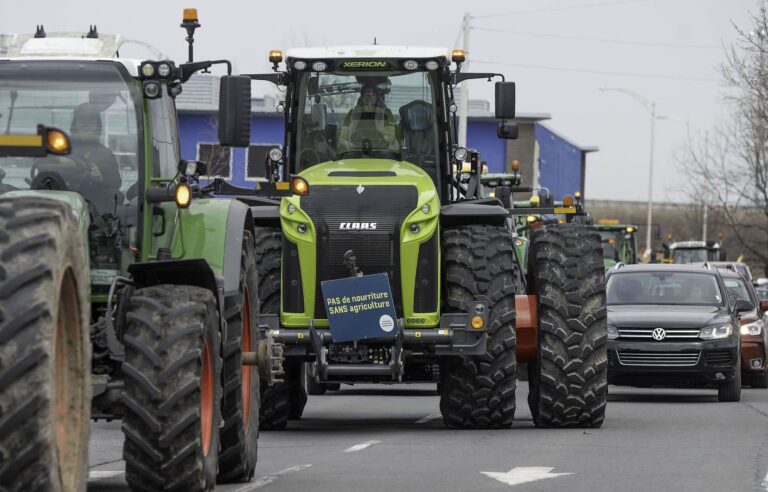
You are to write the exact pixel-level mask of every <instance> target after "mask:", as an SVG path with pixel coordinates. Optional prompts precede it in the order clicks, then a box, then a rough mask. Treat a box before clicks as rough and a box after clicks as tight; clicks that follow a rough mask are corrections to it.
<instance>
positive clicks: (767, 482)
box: [762, 473, 768, 490]
mask: <svg viewBox="0 0 768 492" xmlns="http://www.w3.org/2000/svg"><path fill="white" fill-rule="evenodd" d="M762 485H763V489H765V490H768V473H766V474H765V478H764V479H763V484H762Z"/></svg>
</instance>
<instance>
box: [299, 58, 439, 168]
mask: <svg viewBox="0 0 768 492" xmlns="http://www.w3.org/2000/svg"><path fill="white" fill-rule="evenodd" d="M298 91H299V93H298V103H299V111H298V121H297V130H296V146H295V156H294V162H295V165H296V169H297V171H301V170H303V169H306V168H308V167H310V166H313V165H315V164H319V163H321V162H327V161H336V160H342V159H366V158H378V159H394V160H399V161H407V162H410V163H412V164H415V165H417V166H419V167H421V168H422V169H424V170H425V171H427V172H428V173H429V174H430V175H431V176H433V177H434V176H435V174H436V169H437V162H438V128H437V124H436V119H435V109H434V88H433V85H432V81H431V78H430V76H429V73H428V72H387V73H380V72H376V73H370V72H360V73H349V72H338V73H324V72H312V73H310V72H308V73H305V74H303V75H302V78H301V80H300V82H299V85H298Z"/></svg>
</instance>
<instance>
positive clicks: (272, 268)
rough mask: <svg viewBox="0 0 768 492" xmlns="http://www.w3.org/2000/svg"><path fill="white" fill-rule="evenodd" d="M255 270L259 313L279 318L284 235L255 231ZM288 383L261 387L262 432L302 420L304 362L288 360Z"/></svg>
mask: <svg viewBox="0 0 768 492" xmlns="http://www.w3.org/2000/svg"><path fill="white" fill-rule="evenodd" d="M254 242H255V244H256V269H257V271H258V276H259V302H260V310H259V312H260V313H264V314H280V282H281V281H282V277H281V272H280V264H281V261H282V254H283V233H282V232H281V231H280V229H278V228H274V227H256V230H255V232H254ZM283 368H284V369H285V382H283V383H275V384H273V385H272V386H268V385H266V384H264V385H262V386H261V409H260V412H259V419H260V427H261V430H280V429H285V426H286V425H287V424H288V420H289V419H293V420H295V419H299V418H301V415H302V414H303V413H304V407H305V405H306V404H307V390H306V388H305V386H304V384H302V372H303V367H302V364H301V362H298V361H290V360H285V361H284V362H283Z"/></svg>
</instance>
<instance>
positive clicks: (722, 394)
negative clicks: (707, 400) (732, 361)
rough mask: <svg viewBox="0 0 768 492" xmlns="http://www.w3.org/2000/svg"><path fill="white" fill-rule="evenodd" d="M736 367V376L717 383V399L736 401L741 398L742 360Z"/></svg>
mask: <svg viewBox="0 0 768 492" xmlns="http://www.w3.org/2000/svg"><path fill="white" fill-rule="evenodd" d="M738 365H739V367H737V368H736V377H734V378H733V379H731V380H730V381H726V382H724V383H721V384H718V385H717V401H723V402H736V401H739V400H741V361H739V364H738Z"/></svg>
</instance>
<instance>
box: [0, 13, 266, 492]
mask: <svg viewBox="0 0 768 492" xmlns="http://www.w3.org/2000/svg"><path fill="white" fill-rule="evenodd" d="M184 25H185V27H188V28H191V29H192V31H194V26H195V25H197V26H199V24H197V20H196V13H195V12H194V11H189V12H186V13H185V21H184ZM119 47H120V38H119V37H118V36H110V35H102V34H99V33H98V32H97V31H96V28H95V27H92V28H91V29H90V31H89V32H88V33H87V34H86V33H73V34H69V33H50V34H46V33H45V31H44V30H43V28H42V26H41V27H39V28H38V30H37V33H36V34H34V35H18V36H17V37H16V42H15V43H14V44H13V45H12V46H11V49H10V51H9V53H8V56H7V57H6V58H2V59H0V272H1V274H0V489H3V490H10V491H17V490H32V489H34V490H38V489H39V490H53V491H84V490H85V488H86V482H87V478H88V452H87V450H88V435H89V426H90V423H89V420H90V419H91V418H92V419H94V420H102V419H106V420H111V419H120V420H122V430H123V433H124V436H125V444H124V450H123V457H124V459H125V462H126V478H127V481H128V484H129V485H130V487H131V489H133V490H185V491H187V490H191V491H202V490H210V489H211V488H212V487H213V485H214V484H215V483H216V481H217V480H218V481H220V482H221V481H225V482H237V481H245V480H248V479H250V478H251V477H252V475H253V473H254V467H255V464H256V447H257V438H258V423H259V400H258V395H259V374H258V372H257V369H256V368H255V367H252V366H250V365H248V366H244V365H243V353H248V354H251V355H253V352H252V350H253V348H255V346H256V342H257V341H258V340H257V338H256V334H257V332H258V329H257V322H258V318H257V315H256V312H257V308H258V285H257V284H258V281H257V274H256V260H255V258H256V253H255V243H254V236H255V234H256V230H255V229H254V225H253V224H254V222H253V218H252V216H251V211H250V209H249V207H248V206H246V205H245V204H243V203H241V202H238V201H235V200H226V199H213V198H210V197H207V196H204V195H203V193H202V192H201V191H200V189H199V186H198V185H197V183H196V178H197V176H198V174H200V172H201V170H202V169H204V166H203V164H202V163H198V162H187V161H183V160H181V159H180V157H179V135H178V131H177V127H176V111H175V105H174V98H175V96H176V95H178V94H179V93H180V92H181V90H182V82H183V81H185V80H187V79H188V78H189V76H190V75H192V73H194V72H195V71H197V70H199V69H202V68H206V67H209V66H211V65H212V64H213V63H214V62H191V63H186V64H183V65H179V66H176V65H175V64H173V63H172V62H170V61H167V60H159V61H151V60H149V61H148V60H143V61H142V60H128V59H122V58H118V57H117V56H116V53H117V50H118V49H119ZM39 125H48V126H51V127H56V128H61V129H64V130H66V132H67V133H68V136H67V134H65V133H64V132H61V131H60V130H56V129H55V128H54V129H49V128H47V127H45V126H39ZM252 362H254V363H256V362H258V361H257V360H253V361H252Z"/></svg>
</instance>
